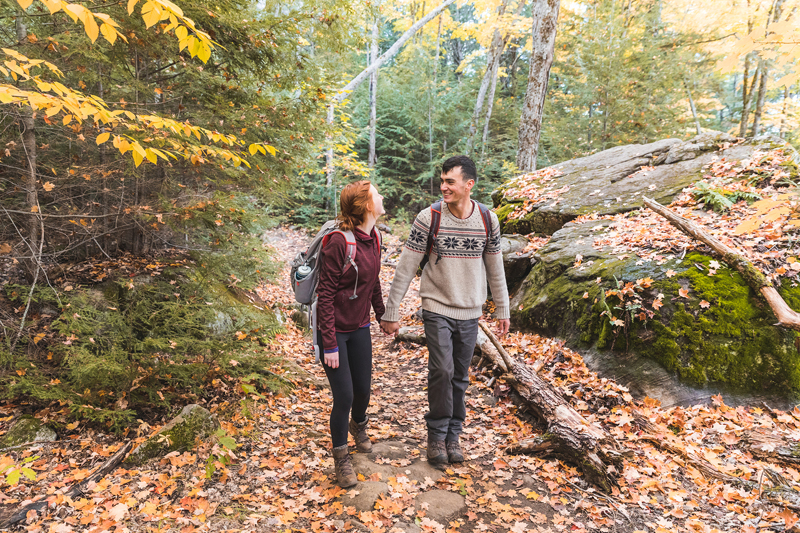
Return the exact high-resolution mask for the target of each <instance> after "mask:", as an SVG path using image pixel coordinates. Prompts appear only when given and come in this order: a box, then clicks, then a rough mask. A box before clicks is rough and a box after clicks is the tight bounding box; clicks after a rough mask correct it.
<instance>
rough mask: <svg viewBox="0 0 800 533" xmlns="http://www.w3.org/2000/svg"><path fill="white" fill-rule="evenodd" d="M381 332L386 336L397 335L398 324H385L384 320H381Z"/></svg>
mask: <svg viewBox="0 0 800 533" xmlns="http://www.w3.org/2000/svg"><path fill="white" fill-rule="evenodd" d="M381 330H382V331H383V332H384V333H385V334H386V335H397V332H398V331H400V322H386V321H385V320H381Z"/></svg>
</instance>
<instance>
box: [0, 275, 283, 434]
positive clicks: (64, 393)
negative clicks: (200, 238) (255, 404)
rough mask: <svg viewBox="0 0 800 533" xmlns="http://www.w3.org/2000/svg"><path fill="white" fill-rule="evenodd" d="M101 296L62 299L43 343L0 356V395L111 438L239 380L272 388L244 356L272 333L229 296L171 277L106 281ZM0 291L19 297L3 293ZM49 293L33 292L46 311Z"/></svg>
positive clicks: (259, 366) (254, 357)
mask: <svg viewBox="0 0 800 533" xmlns="http://www.w3.org/2000/svg"><path fill="white" fill-rule="evenodd" d="M170 278H171V279H170ZM103 289H104V290H103V291H101V290H98V289H97V288H96V289H89V290H86V291H81V292H79V293H76V294H74V295H69V294H67V293H65V294H62V295H61V301H62V302H63V305H64V306H63V308H62V313H61V314H60V316H59V317H58V318H57V319H56V320H55V321H53V322H52V324H50V325H49V327H48V330H49V331H50V333H49V335H48V338H47V339H42V340H41V341H39V342H38V343H36V344H34V342H30V343H29V347H28V348H29V349H28V350H27V353H17V354H14V355H13V356H12V355H10V354H8V351H7V350H6V351H5V353H4V354H3V357H2V361H3V367H4V369H5V370H6V371H5V372H4V373H3V374H2V376H1V377H0V390H1V391H2V392H0V397H2V398H4V399H9V400H24V401H27V402H32V403H34V404H45V403H49V402H58V403H59V404H60V405H62V406H64V405H65V406H67V407H68V408H69V409H70V411H71V412H72V413H73V414H74V415H75V416H76V417H78V418H81V419H84V420H88V421H90V422H97V423H101V424H103V425H104V426H106V427H107V428H108V429H111V430H115V431H119V430H121V429H124V428H125V427H127V425H128V424H129V423H130V422H131V421H133V420H135V419H136V418H139V417H143V416H145V417H146V416H147V415H152V414H157V413H159V412H163V411H167V410H170V409H172V408H174V407H175V406H176V405H184V404H186V403H191V402H196V401H198V400H199V399H201V398H204V397H208V396H209V395H213V394H217V393H219V392H220V390H225V389H230V388H232V387H233V386H235V384H236V383H238V382H239V381H240V380H242V379H243V378H246V379H247V380H248V381H249V382H255V383H257V384H258V385H259V386H260V387H262V388H268V389H269V388H271V389H277V388H278V387H279V386H280V383H279V382H278V381H275V380H271V379H268V378H261V377H260V376H261V373H262V372H263V369H264V367H265V366H269V365H271V364H272V363H273V362H274V361H272V360H271V359H270V358H269V357H268V356H267V354H266V352H264V351H263V349H260V347H259V349H257V350H252V353H247V351H248V348H252V347H253V345H254V341H255V342H256V343H261V344H266V342H268V340H269V338H270V337H272V336H274V334H275V333H276V332H277V331H278V329H279V325H278V323H277V322H276V321H275V319H274V317H273V316H272V315H271V314H270V313H268V312H262V311H259V310H257V309H254V308H253V306H252V305H249V304H246V303H243V302H239V301H238V300H236V299H235V298H234V297H233V296H231V298H230V299H229V300H228V301H227V302H226V301H224V300H222V299H220V298H218V297H215V296H216V295H214V294H212V293H211V291H209V290H208V288H207V287H206V286H204V284H203V283H200V282H194V281H191V280H189V279H187V278H185V277H183V276H182V275H181V274H179V273H176V272H174V271H173V272H170V271H165V272H164V273H162V274H161V276H160V279H158V280H154V281H152V282H149V283H142V284H138V285H135V284H133V283H132V282H113V283H109V284H106V286H104V287H103ZM6 292H7V296H9V297H11V294H13V293H15V292H16V293H21V292H22V291H20V290H19V287H18V286H10V287H8V288H7V291H6ZM52 294H53V293H52V292H51V293H50V298H48V293H47V291H40V292H38V294H37V296H38V297H39V300H37V301H36V305H37V307H38V308H40V309H41V308H46V307H47V306H54V305H56V302H55V301H54V299H52ZM10 299H11V298H10ZM12 301H14V300H13V299H12ZM209 304H213V305H209ZM220 316H224V317H226V321H225V323H224V330H221V331H217V332H216V333H214V331H213V329H214V327H215V326H214V325H215V324H217V326H216V327H220V326H219V322H220ZM48 341H49V342H48Z"/></svg>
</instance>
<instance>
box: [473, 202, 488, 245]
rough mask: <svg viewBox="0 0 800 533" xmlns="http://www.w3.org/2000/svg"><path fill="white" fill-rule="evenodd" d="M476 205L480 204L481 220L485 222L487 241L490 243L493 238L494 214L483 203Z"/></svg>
mask: <svg viewBox="0 0 800 533" xmlns="http://www.w3.org/2000/svg"><path fill="white" fill-rule="evenodd" d="M476 203H477V204H478V209H480V211H481V220H483V229H485V230H486V241H487V243H488V241H489V239H491V238H492V212H491V211H489V208H488V207H486V206H485V205H483V204H482V203H480V202H476Z"/></svg>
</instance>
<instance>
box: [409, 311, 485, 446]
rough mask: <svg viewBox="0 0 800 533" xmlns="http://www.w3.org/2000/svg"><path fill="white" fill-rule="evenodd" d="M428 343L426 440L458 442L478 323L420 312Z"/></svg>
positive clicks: (465, 410) (465, 409)
mask: <svg viewBox="0 0 800 533" xmlns="http://www.w3.org/2000/svg"><path fill="white" fill-rule="evenodd" d="M422 320H423V321H424V322H425V337H426V339H427V343H428V409H429V411H428V413H427V414H426V415H425V422H427V424H428V436H429V437H430V438H432V439H433V440H457V439H458V436H459V435H460V434H461V429H462V424H463V423H464V419H465V418H466V417H467V407H466V405H465V404H464V395H465V393H466V392H467V386H468V385H469V364H470V362H471V360H472V354H473V352H474V351H475V342H476V341H477V339H478V319H477V318H475V319H473V320H456V319H454V318H448V317H446V316H443V315H439V314H436V313H432V312H430V311H425V310H423V311H422Z"/></svg>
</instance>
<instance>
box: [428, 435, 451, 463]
mask: <svg viewBox="0 0 800 533" xmlns="http://www.w3.org/2000/svg"><path fill="white" fill-rule="evenodd" d="M428 464H429V465H431V466H433V467H439V466H443V465H446V464H447V450H446V449H445V447H444V441H443V440H433V439H432V438H431V437H428Z"/></svg>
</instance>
